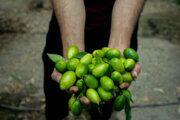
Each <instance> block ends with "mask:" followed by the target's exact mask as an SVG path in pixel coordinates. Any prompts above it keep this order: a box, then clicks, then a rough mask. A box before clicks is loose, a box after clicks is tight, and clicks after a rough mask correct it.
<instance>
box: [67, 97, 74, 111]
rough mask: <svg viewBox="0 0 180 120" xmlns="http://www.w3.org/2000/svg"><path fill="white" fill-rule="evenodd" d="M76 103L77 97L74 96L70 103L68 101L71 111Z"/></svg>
mask: <svg viewBox="0 0 180 120" xmlns="http://www.w3.org/2000/svg"><path fill="white" fill-rule="evenodd" d="M75 101H76V97H75V96H72V97H71V98H70V99H69V101H68V107H69V109H71V108H72V106H73V104H74V102H75Z"/></svg>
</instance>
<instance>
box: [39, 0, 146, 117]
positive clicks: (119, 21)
mask: <svg viewBox="0 0 180 120" xmlns="http://www.w3.org/2000/svg"><path fill="white" fill-rule="evenodd" d="M51 2H52V5H53V10H54V12H53V14H52V18H51V21H50V25H49V31H48V34H47V38H46V45H45V48H44V51H43V56H42V57H43V62H44V92H45V98H46V113H45V114H46V119H47V120H60V119H62V118H65V117H66V116H67V115H68V112H69V110H68V100H69V98H70V95H69V94H68V93H67V92H66V91H61V90H60V89H59V84H58V82H59V80H60V78H61V76H62V74H61V73H59V72H57V71H56V69H54V63H53V62H52V61H51V60H50V59H49V58H48V56H47V55H46V54H47V53H56V54H61V55H63V56H64V57H65V58H67V55H66V53H67V49H68V48H69V46H71V45H76V46H78V48H79V50H80V51H87V52H90V53H92V51H93V50H95V49H101V48H102V47H105V46H108V47H110V48H117V49H119V50H120V51H121V56H123V50H124V49H125V48H128V47H131V48H134V49H135V50H137V27H138V19H139V16H140V13H141V11H142V8H143V5H144V0H51ZM52 71H53V72H52ZM139 72H140V64H139V63H136V65H135V68H134V69H133V70H132V71H131V74H132V76H133V77H137V75H138V74H139ZM129 85H130V84H129V83H123V84H121V85H120V86H119V87H120V88H121V89H125V88H128V87H129ZM69 91H70V92H77V91H78V88H77V87H75V86H73V87H71V88H70V89H69ZM80 100H81V102H82V103H84V104H89V103H90V101H89V99H88V98H87V97H82V98H80ZM100 108H101V110H102V114H101V115H100V114H99V113H98V112H97V111H96V110H90V111H89V113H90V114H91V117H92V119H93V120H107V119H109V117H110V116H111V113H112V103H111V102H110V103H108V104H105V105H102V106H100Z"/></svg>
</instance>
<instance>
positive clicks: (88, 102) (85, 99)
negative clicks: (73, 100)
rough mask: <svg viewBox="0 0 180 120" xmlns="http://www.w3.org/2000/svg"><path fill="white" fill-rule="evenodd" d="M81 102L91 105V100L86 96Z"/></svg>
mask: <svg viewBox="0 0 180 120" xmlns="http://www.w3.org/2000/svg"><path fill="white" fill-rule="evenodd" d="M80 101H81V102H82V103H84V104H90V100H89V99H88V98H87V97H85V96H83V97H81V98H80Z"/></svg>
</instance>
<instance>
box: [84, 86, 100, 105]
mask: <svg viewBox="0 0 180 120" xmlns="http://www.w3.org/2000/svg"><path fill="white" fill-rule="evenodd" d="M86 96H87V98H88V99H89V100H90V101H91V102H92V103H95V104H98V105H99V95H98V93H97V91H96V90H95V89H92V88H89V89H88V90H87V91H86Z"/></svg>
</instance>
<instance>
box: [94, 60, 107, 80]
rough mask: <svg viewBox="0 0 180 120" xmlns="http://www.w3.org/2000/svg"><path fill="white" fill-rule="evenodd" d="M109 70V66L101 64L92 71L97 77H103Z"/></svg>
mask: <svg viewBox="0 0 180 120" xmlns="http://www.w3.org/2000/svg"><path fill="white" fill-rule="evenodd" d="M108 68H109V65H108V64H106V63H100V64H98V65H96V66H95V68H94V69H93V70H92V74H93V75H94V76H95V77H102V76H103V75H104V74H105V73H106V71H107V70H108Z"/></svg>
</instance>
